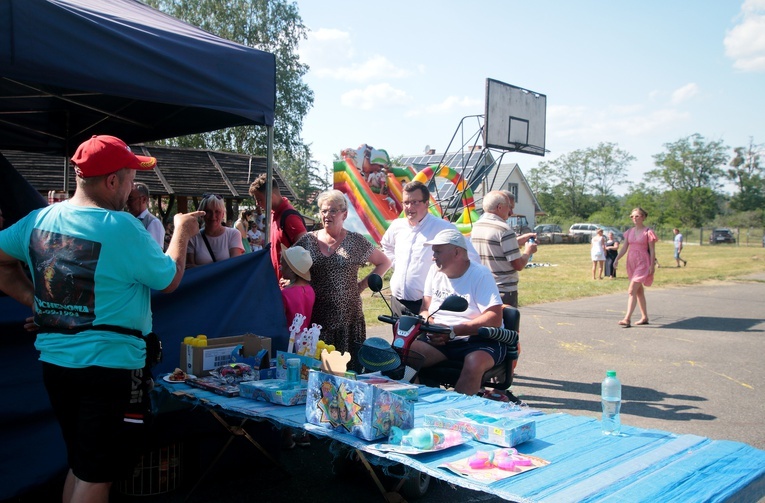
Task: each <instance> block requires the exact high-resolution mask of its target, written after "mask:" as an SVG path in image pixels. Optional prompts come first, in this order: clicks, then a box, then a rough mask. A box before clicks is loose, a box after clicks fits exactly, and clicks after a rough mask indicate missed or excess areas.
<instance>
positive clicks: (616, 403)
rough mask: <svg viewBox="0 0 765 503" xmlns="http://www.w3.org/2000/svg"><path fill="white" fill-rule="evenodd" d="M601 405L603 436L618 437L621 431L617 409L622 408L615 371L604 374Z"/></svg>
mask: <svg viewBox="0 0 765 503" xmlns="http://www.w3.org/2000/svg"><path fill="white" fill-rule="evenodd" d="M600 399H601V402H602V404H603V434H604V435H618V434H619V433H620V432H621V429H622V421H621V419H620V417H619V409H621V406H622V383H620V382H619V379H617V378H616V371H615V370H609V371H607V372H606V378H605V379H603V384H602V385H601V388H600Z"/></svg>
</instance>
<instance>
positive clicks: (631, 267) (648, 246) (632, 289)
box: [614, 208, 657, 328]
mask: <svg viewBox="0 0 765 503" xmlns="http://www.w3.org/2000/svg"><path fill="white" fill-rule="evenodd" d="M647 216H648V213H646V211H645V210H644V209H643V208H635V209H634V210H632V213H631V214H630V218H631V219H632V221H633V223H634V224H635V227H633V228H632V229H629V230H628V231H627V232H625V233H624V247H623V248H622V249H621V250H619V254H618V255H617V256H616V258H615V259H614V268H616V264H617V263H618V262H619V259H620V258H622V255H624V254H625V253H627V251H628V250H629V255H627V277H628V278H629V280H630V286H629V289H628V290H627V293H628V294H629V298H628V300H627V316H625V317H624V319H623V320H621V321H620V322H619V325H621V326H623V327H624V328H629V327H630V326H631V321H630V319H631V318H632V313H633V311H635V303H636V302H637V305H638V307H639V308H640V314H641V315H642V317H641V318H640V320H639V321H638V322H637V323H635V325H648V307H647V305H646V301H645V287H647V286H651V285H652V284H653V273H654V263H655V259H656V250H655V248H654V244H655V243H656V241H657V239H656V234H654V232H653V231H652V230H651V229H649V228H648V227H645V226H644V225H643V222H644V221H645V219H646V217H647Z"/></svg>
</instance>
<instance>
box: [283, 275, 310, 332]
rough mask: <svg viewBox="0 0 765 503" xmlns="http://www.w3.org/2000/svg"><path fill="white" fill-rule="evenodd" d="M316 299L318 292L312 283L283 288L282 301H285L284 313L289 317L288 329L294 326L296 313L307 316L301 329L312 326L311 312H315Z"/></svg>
mask: <svg viewBox="0 0 765 503" xmlns="http://www.w3.org/2000/svg"><path fill="white" fill-rule="evenodd" d="M315 300H316V294H315V293H314V291H313V288H312V287H311V285H305V286H300V285H293V286H288V287H286V288H284V289H283V290H282V302H284V314H285V316H286V317H287V329H289V328H290V327H291V326H292V321H293V320H294V319H295V314H296V313H300V314H302V315H303V316H305V320H304V321H303V324H302V325H301V326H300V330H301V331H302V330H303V329H304V328H309V327H310V326H311V312H313V304H314V302H315Z"/></svg>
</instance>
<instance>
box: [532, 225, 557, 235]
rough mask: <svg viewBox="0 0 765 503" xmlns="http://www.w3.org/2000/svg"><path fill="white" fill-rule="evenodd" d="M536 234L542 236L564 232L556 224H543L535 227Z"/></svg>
mask: <svg viewBox="0 0 765 503" xmlns="http://www.w3.org/2000/svg"><path fill="white" fill-rule="evenodd" d="M534 232H536V233H537V234H542V233H544V232H563V231H562V230H561V228H560V225H555V224H541V225H537V226H536V227H534Z"/></svg>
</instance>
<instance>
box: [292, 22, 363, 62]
mask: <svg viewBox="0 0 765 503" xmlns="http://www.w3.org/2000/svg"><path fill="white" fill-rule="evenodd" d="M298 53H299V54H300V60H301V61H302V62H303V63H306V64H307V65H309V66H310V67H311V70H312V71H315V72H317V73H321V72H324V71H325V70H326V69H327V68H331V67H332V66H336V65H338V64H342V63H343V62H345V61H349V60H350V59H351V58H353V55H354V49H353V45H352V44H351V35H350V33H348V32H346V31H341V30H335V29H327V28H321V29H319V30H316V31H312V32H309V33H308V39H307V40H305V41H303V42H301V44H300V47H299V50H298Z"/></svg>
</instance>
